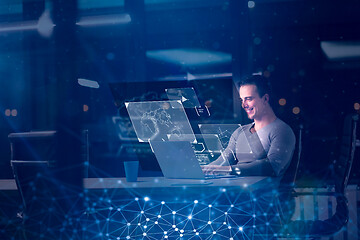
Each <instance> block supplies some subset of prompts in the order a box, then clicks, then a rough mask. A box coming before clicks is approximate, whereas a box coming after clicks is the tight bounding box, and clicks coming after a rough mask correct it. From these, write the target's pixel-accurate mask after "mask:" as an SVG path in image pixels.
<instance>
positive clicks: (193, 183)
mask: <svg viewBox="0 0 360 240" xmlns="http://www.w3.org/2000/svg"><path fill="white" fill-rule="evenodd" d="M269 179H270V178H267V177H236V178H218V179H210V180H193V179H166V178H164V177H146V178H145V177H140V178H138V181H137V182H127V181H126V179H125V178H85V179H84V187H85V188H87V189H105V188H123V189H128V188H132V189H137V188H175V187H243V188H249V187H252V186H255V185H256V186H259V185H260V184H268V183H269V181H268V180H269ZM270 182H271V181H270Z"/></svg>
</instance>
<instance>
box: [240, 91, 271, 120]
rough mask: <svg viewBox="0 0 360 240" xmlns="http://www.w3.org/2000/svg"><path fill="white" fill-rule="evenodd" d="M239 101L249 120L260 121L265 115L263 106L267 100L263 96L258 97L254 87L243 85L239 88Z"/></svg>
mask: <svg viewBox="0 0 360 240" xmlns="http://www.w3.org/2000/svg"><path fill="white" fill-rule="evenodd" d="M239 92H240V99H241V101H242V107H243V108H244V110H245V112H246V113H247V115H248V118H249V119H261V117H262V116H263V115H264V114H265V106H266V104H267V98H266V97H265V96H266V95H267V94H265V95H264V96H263V97H260V96H259V93H258V91H257V87H256V86H255V85H251V84H249V85H243V86H241V87H240V91H239Z"/></svg>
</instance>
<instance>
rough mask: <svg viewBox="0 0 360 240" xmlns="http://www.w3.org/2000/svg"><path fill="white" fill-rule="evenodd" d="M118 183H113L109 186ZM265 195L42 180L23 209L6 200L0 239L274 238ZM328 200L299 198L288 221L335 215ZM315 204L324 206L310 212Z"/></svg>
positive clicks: (274, 221) (276, 224)
mask: <svg viewBox="0 0 360 240" xmlns="http://www.w3.org/2000/svg"><path fill="white" fill-rule="evenodd" d="M105 180H106V179H103V178H97V181H98V183H97V184H99V185H101V183H103V182H105ZM269 181H270V180H269ZM44 182H48V183H50V184H56V186H57V187H58V188H57V189H54V190H56V191H48V190H49V188H44V185H43V184H44ZM122 184H123V182H122V180H120V179H119V180H118V181H117V185H119V186H122ZM154 184H156V181H155V182H154ZM269 184H271V182H269ZM267 190H268V191H263V190H261V191H260V193H259V191H251V190H250V189H249V188H248V187H247V186H245V185H244V186H237V187H233V188H225V187H197V188H196V187H195V188H194V187H186V186H183V187H181V186H180V187H177V188H173V189H172V190H171V189H170V190H169V189H166V190H165V191H161V189H160V190H159V191H154V189H148V191H137V190H136V189H135V188H128V189H126V188H121V187H120V188H112V187H111V188H106V187H105V186H104V187H103V188H101V187H100V188H94V189H92V188H84V189H77V188H74V187H73V186H69V185H66V184H62V183H61V182H56V180H54V178H47V177H46V176H45V175H44V176H39V177H36V178H34V181H32V182H31V183H30V185H29V195H28V196H27V208H26V209H24V208H23V206H22V204H21V203H19V202H16V201H8V202H7V205H8V206H7V207H8V208H9V209H13V208H16V207H18V215H9V214H6V213H5V211H4V209H2V210H1V215H0V224H2V225H1V227H2V228H1V229H0V237H1V239H44V240H45V239H46V240H50V239H51V240H53V239H54V240H55V239H57V240H69V239H71V240H95V239H96V240H109V239H111V240H120V239H121V240H128V239H131V240H135V239H144V240H148V239H150V240H155V239H156V240H158V239H161V240H166V239H174V240H175V239H176V240H183V239H184V240H185V239H194V240H195V239H201V240H205V239H207V240H210V239H211V240H215V239H232V240H233V239H240V240H255V239H277V238H278V237H280V238H281V234H282V230H283V229H286V225H283V224H281V223H280V221H279V216H278V211H277V206H278V205H276V203H277V202H276V201H277V198H276V196H277V195H276V194H277V192H276V191H275V190H272V189H267ZM304 191H308V189H305V190H304ZM53 192H54V193H55V192H61V193H62V192H66V193H67V194H56V193H55V194H53ZM172 192H176V194H172ZM265 193H270V195H269V194H265ZM2 197H4V196H2ZM349 197H351V195H349ZM355 198H356V194H355V195H354V197H353V198H350V201H349V202H350V203H352V202H353V203H354V204H352V205H349V211H350V212H353V211H356V207H357V206H356V200H355ZM9 200H10V199H9ZM334 201H335V200H334V199H333V198H329V197H328V196H321V195H319V196H317V197H316V200H314V197H304V198H301V199H300V200H299V202H297V203H296V206H297V207H296V208H295V210H296V211H295V213H294V216H293V218H294V219H302V218H304V217H306V216H314V210H316V211H320V212H319V215H318V216H317V217H318V218H319V219H321V217H323V218H322V219H324V218H327V217H328V216H329V215H327V214H331V213H328V211H329V209H331V211H333V212H334V211H335V205H334V204H335V203H334ZM320 202H321V203H326V204H330V205H331V206H332V207H331V208H329V209H328V208H327V207H326V208H325V209H320V208H319V209H318V208H317V207H318V205H317V204H320ZM288 204H289V202H283V203H281V205H288ZM326 204H325V205H326ZM326 206H327V205H326ZM325 213H326V215H325V216H322V215H323V214H325ZM349 224H350V225H349V226H348V228H347V230H346V234H347V239H357V227H356V226H352V225H354V224H355V222H352V220H350V221H349ZM24 236H26V237H27V238H25V237H24ZM344 236H345V235H344ZM323 239H330V238H323Z"/></svg>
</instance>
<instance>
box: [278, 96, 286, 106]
mask: <svg viewBox="0 0 360 240" xmlns="http://www.w3.org/2000/svg"><path fill="white" fill-rule="evenodd" d="M279 105H280V106H285V105H286V99H285V98H280V99H279Z"/></svg>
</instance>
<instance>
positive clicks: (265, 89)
mask: <svg viewBox="0 0 360 240" xmlns="http://www.w3.org/2000/svg"><path fill="white" fill-rule="evenodd" d="M244 85H255V86H256V89H257V91H258V93H259V96H260V97H263V96H264V95H265V94H269V96H271V86H270V82H269V80H268V79H267V78H265V77H264V76H262V75H249V76H246V77H245V78H243V79H242V80H241V81H240V82H239V85H238V87H239V89H240V87H241V86H244Z"/></svg>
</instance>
